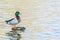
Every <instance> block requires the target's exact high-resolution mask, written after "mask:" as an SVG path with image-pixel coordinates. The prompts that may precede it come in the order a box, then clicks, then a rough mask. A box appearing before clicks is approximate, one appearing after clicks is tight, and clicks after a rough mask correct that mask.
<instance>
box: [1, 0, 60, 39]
mask: <svg viewBox="0 0 60 40" xmlns="http://www.w3.org/2000/svg"><path fill="white" fill-rule="evenodd" d="M17 10H18V11H20V12H21V15H20V16H21V22H20V23H19V24H18V25H17V26H19V27H25V28H26V30H25V32H23V33H20V34H21V36H22V38H21V40H60V0H17V1H16V0H0V40H9V38H8V37H7V36H6V34H5V33H7V32H9V31H10V30H11V25H8V24H6V23H5V20H8V19H11V18H14V17H15V12H16V11H17Z"/></svg>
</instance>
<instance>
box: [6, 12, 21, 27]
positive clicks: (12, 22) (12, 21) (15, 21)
mask: <svg viewBox="0 0 60 40" xmlns="http://www.w3.org/2000/svg"><path fill="white" fill-rule="evenodd" d="M19 14H20V12H19V11H16V12H15V18H11V19H9V20H5V22H6V24H9V25H12V28H16V25H17V24H18V23H20V21H21V18H20V16H19Z"/></svg>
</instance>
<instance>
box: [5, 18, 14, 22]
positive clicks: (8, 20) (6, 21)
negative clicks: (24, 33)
mask: <svg viewBox="0 0 60 40" xmlns="http://www.w3.org/2000/svg"><path fill="white" fill-rule="evenodd" d="M12 20H14V18H12V19H10V20H6V22H10V21H12Z"/></svg>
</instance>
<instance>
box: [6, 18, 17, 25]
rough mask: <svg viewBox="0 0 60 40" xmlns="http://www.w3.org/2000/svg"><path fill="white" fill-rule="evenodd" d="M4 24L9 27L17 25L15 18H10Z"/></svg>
mask: <svg viewBox="0 0 60 40" xmlns="http://www.w3.org/2000/svg"><path fill="white" fill-rule="evenodd" d="M6 23H7V24H9V25H16V24H18V21H17V19H16V18H12V19H10V20H8V21H6Z"/></svg>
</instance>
